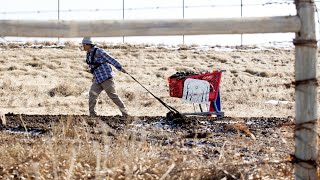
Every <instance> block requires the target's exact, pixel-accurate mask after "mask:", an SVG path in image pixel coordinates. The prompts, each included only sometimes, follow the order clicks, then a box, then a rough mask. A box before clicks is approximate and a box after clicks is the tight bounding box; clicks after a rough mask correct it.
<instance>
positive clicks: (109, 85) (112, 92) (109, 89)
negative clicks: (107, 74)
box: [101, 78, 129, 117]
mask: <svg viewBox="0 0 320 180" xmlns="http://www.w3.org/2000/svg"><path fill="white" fill-rule="evenodd" d="M101 85H102V87H103V89H104V90H105V91H106V93H107V95H108V96H109V98H110V99H111V100H112V101H113V102H114V103H115V104H116V105H117V106H118V108H119V110H120V111H121V113H122V115H123V116H125V117H127V116H128V115H129V114H128V110H127V107H126V106H125V105H124V103H123V101H122V100H121V98H120V97H119V96H118V94H117V92H116V88H115V83H114V81H113V78H111V79H108V80H106V81H104V82H103V83H101Z"/></svg>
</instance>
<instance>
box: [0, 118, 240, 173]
mask: <svg viewBox="0 0 320 180" xmlns="http://www.w3.org/2000/svg"><path fill="white" fill-rule="evenodd" d="M52 127H53V129H52V134H51V135H50V136H49V137H48V136H39V137H34V136H33V137H27V136H26V135H25V136H24V135H10V134H7V133H1V136H2V137H1V139H2V142H5V141H6V140H9V139H13V140H11V143H1V145H0V152H1V153H0V158H1V159H2V162H5V163H0V167H1V172H0V177H1V179H7V178H9V179H11V178H20V179H21V178H26V179H70V178H72V179H101V178H103V179H104V178H106V179H161V178H162V179H164V178H166V179H190V178H194V179H203V178H205V179H206V178H209V177H212V176H216V177H221V178H222V177H224V176H227V175H226V174H225V173H223V172H221V171H219V169H220V168H218V167H217V165H216V164H215V163H214V162H211V163H210V162H209V163H206V164H204V163H203V160H202V155H201V154H197V153H194V152H193V151H190V150H186V151H183V152H181V150H178V149H175V148H174V147H172V146H161V145H160V144H154V143H150V142H148V141H147V140H146V139H144V138H143V137H147V136H148V133H149V132H140V133H141V134H139V135H138V136H139V137H138V136H137V134H135V133H132V132H131V133H130V132H128V131H127V130H124V132H122V133H119V134H116V135H115V136H110V135H109V131H112V130H111V128H109V127H108V126H107V125H106V124H104V123H103V122H98V125H97V127H95V128H90V127H89V126H88V125H87V123H86V122H85V121H83V120H81V119H77V118H74V117H71V116H70V117H68V118H66V119H61V120H60V122H59V123H58V124H54V125H53V126H52ZM143 133H146V134H143ZM165 136H171V135H170V134H166V135H165ZM167 138H169V137H167ZM190 168H191V169H190ZM192 169H193V170H192ZM190 171H194V173H190ZM232 173H233V172H232ZM219 174H220V175H219ZM235 176H238V175H237V174H236V175H235Z"/></svg>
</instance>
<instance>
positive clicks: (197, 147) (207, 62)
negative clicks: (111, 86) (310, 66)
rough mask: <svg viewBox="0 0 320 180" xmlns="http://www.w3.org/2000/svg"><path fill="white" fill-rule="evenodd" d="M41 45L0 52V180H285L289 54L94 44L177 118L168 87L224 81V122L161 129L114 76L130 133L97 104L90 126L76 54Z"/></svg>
mask: <svg viewBox="0 0 320 180" xmlns="http://www.w3.org/2000/svg"><path fill="white" fill-rule="evenodd" d="M50 45H51V44H50V43H47V44H46V45H39V44H33V43H26V44H23V45H17V44H6V45H2V46H1V47H0V63H1V66H0V76H1V77H2V78H1V79H0V94H1V97H0V98H1V102H2V103H1V105H0V112H1V113H2V114H5V117H6V118H5V119H6V124H3V125H1V132H0V136H1V145H0V148H1V153H0V158H1V160H2V161H1V163H0V177H1V179H14V178H22V179H23V178H27V179H191V178H193V179H291V178H292V173H293V166H292V164H291V156H290V155H291V154H293V153H294V141H293V131H294V86H293V85H292V82H293V81H294V49H293V48H258V47H219V46H215V47H209V46H208V47H200V46H196V45H193V46H185V45H181V46H177V47H171V46H170V47H169V46H165V45H128V44H125V45H110V44H105V43H102V44H100V46H102V47H104V48H105V49H106V50H107V51H108V52H109V53H110V54H111V55H112V56H114V57H115V58H116V59H118V60H119V62H121V63H122V65H123V66H124V67H125V69H126V70H127V71H128V72H129V73H130V74H131V75H132V76H133V77H135V78H136V79H137V80H138V81H139V82H140V83H141V84H143V85H144V86H145V87H146V88H147V89H148V90H150V91H151V92H152V93H154V94H155V95H156V96H157V97H159V98H160V99H162V100H163V101H164V102H166V103H168V104H169V105H170V106H173V107H175V108H176V109H177V110H179V111H180V112H194V108H195V107H194V106H193V105H192V104H189V103H186V102H183V101H182V100H181V99H179V98H173V97H170V96H169V92H168V81H167V78H168V77H169V76H170V75H172V74H174V73H176V72H181V71H194V72H205V71H212V70H215V69H218V70H226V72H223V76H222V81H221V84H220V90H221V101H222V106H223V112H224V113H225V117H224V118H216V117H187V118H185V119H183V121H180V120H179V121H172V120H168V119H166V118H165V115H166V113H167V112H168V110H167V109H166V108H165V107H164V106H162V105H161V103H159V102H158V101H157V100H156V99H155V98H153V97H152V96H151V95H150V94H149V93H148V92H147V91H146V90H145V89H143V88H142V87H141V86H140V85H139V84H138V83H136V82H135V81H134V80H133V79H132V78H131V77H130V76H128V75H126V74H124V73H121V72H119V71H117V70H115V73H116V77H115V81H116V83H117V84H116V85H117V91H118V93H119V95H120V96H121V97H122V99H123V100H124V102H125V104H126V105H127V107H128V109H129V112H130V114H131V115H132V116H134V120H133V122H132V123H130V124H128V123H125V121H124V119H123V118H122V117H120V116H119V115H120V111H119V110H118V109H117V108H116V106H115V105H114V104H113V103H112V102H111V100H110V99H109V98H108V97H107V95H106V94H105V93H102V94H101V95H100V97H99V100H98V103H97V113H98V114H99V115H100V116H99V117H96V118H90V117H88V116H87V114H88V110H87V109H88V89H89V87H90V84H91V80H92V75H91V74H90V73H89V71H88V69H87V65H86V63H85V61H84V60H85V52H84V51H82V49H81V47H80V46H79V45H78V44H75V43H72V42H67V43H66V46H64V47H56V46H50ZM319 67H320V66H319V64H318V66H317V68H318V70H319ZM196 108H197V107H196ZM318 108H319V107H318ZM197 111H198V109H197ZM318 112H319V109H318Z"/></svg>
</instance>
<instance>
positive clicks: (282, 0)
mask: <svg viewBox="0 0 320 180" xmlns="http://www.w3.org/2000/svg"><path fill="white" fill-rule="evenodd" d="M60 2H61V0H57V9H48V10H30V11H29V10H26V11H0V16H1V15H2V16H14V15H28V14H29V15H33V14H34V15H39V14H52V13H56V14H57V20H63V16H62V15H63V14H71V13H101V12H114V13H117V12H119V13H122V19H126V17H125V15H126V14H127V13H128V12H134V11H159V10H170V9H172V10H181V12H182V16H181V17H182V18H185V16H186V14H187V13H188V11H187V10H193V9H197V8H198V9H199V8H236V7H239V9H240V14H239V15H238V16H239V17H243V16H244V13H245V12H246V9H245V7H264V6H265V7H268V6H292V8H294V0H272V1H270V0H266V1H264V2H261V3H257V2H256V1H247V2H246V0H239V3H234V4H226V3H224V4H216V3H204V4H197V5H188V4H187V3H186V2H185V0H183V1H182V4H181V6H170V5H169V6H142V7H126V1H125V0H123V3H122V8H95V9H61V7H60V6H61V5H60V4H61V3H60ZM315 3H320V1H315ZM290 8H291V7H290ZM290 8H289V9H290ZM316 12H317V15H318V9H317V8H316ZM288 15H291V14H290V13H288ZM317 17H318V18H317V21H318V25H319V26H320V20H319V15H318V16H317ZM177 18H179V17H177ZM319 29H320V28H319ZM319 34H320V31H319ZM0 36H1V35H0ZM1 38H2V39H3V40H5V37H2V36H1ZM244 39H245V35H243V34H241V38H240V42H238V41H239V40H235V41H236V42H238V43H235V44H238V45H243V44H244V43H243V40H244ZM58 41H59V37H58ZM122 43H125V37H123V38H122ZM182 44H185V36H184V35H183V36H182ZM263 44H269V45H274V46H281V45H282V44H283V45H290V44H293V40H280V41H279V40H272V41H269V42H263V43H261V44H260V43H253V44H252V45H263Z"/></svg>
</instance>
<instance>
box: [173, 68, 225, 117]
mask: <svg viewBox="0 0 320 180" xmlns="http://www.w3.org/2000/svg"><path fill="white" fill-rule="evenodd" d="M222 72H224V70H218V71H213V72H211V73H203V74H195V73H191V72H177V73H176V74H173V75H171V76H170V77H169V78H168V82H169V92H170V96H171V97H177V98H182V99H184V100H185V101H188V102H192V103H194V104H196V103H198V104H199V107H200V110H201V112H193V113H182V114H183V115H202V116H211V115H212V114H215V115H217V116H218V117H223V116H224V113H223V112H222V111H221V99H220V89H219V86H220V81H221V76H222ZM201 104H207V105H208V106H209V108H208V111H206V112H204V111H203V110H202V106H201Z"/></svg>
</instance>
